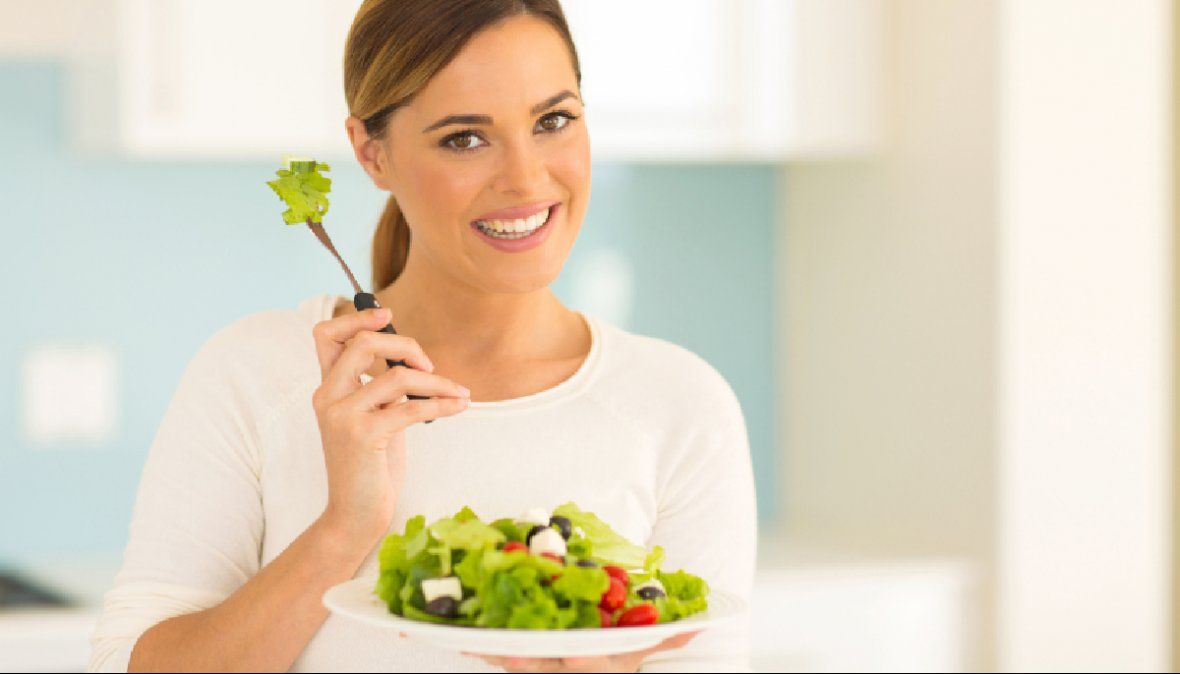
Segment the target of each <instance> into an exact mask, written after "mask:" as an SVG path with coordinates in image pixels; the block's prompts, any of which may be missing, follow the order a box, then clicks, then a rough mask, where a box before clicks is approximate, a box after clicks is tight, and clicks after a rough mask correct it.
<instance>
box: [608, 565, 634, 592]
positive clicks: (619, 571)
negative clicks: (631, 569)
mask: <svg viewBox="0 0 1180 674" xmlns="http://www.w3.org/2000/svg"><path fill="white" fill-rule="evenodd" d="M602 570H603V571H606V574H607V575H608V576H610V577H611V578H618V579H619V582H621V583H622V584H623V587H627V584H628V583H630V582H631V578H630V576H628V575H627V572H626V571H624V570H623V568H622V567H620V566H611V565H607V566H604V567H602Z"/></svg>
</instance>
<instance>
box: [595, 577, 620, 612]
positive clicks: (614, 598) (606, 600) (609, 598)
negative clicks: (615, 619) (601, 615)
mask: <svg viewBox="0 0 1180 674" xmlns="http://www.w3.org/2000/svg"><path fill="white" fill-rule="evenodd" d="M626 600H627V586H626V585H624V584H623V583H621V582H619V579H618V578H611V579H610V587H608V588H607V589H606V592H604V593H603V594H602V600H601V601H599V602H598V606H599V608H603V609H606V610H607V611H612V612H613V611H614V610H615V609H617V608H619V607H620V606H622V605H623V602H624V601H626Z"/></svg>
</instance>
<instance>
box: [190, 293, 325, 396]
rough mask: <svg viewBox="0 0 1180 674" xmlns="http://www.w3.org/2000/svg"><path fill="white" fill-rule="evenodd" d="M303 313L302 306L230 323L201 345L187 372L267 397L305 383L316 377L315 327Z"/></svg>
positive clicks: (271, 311) (254, 314)
mask: <svg viewBox="0 0 1180 674" xmlns="http://www.w3.org/2000/svg"><path fill="white" fill-rule="evenodd" d="M305 309H306V306H305V304H303V303H301V305H300V306H299V307H297V308H274V309H265V310H261V311H255V312H252V313H248V314H245V315H242V316H239V317H238V318H235V319H232V320H230V321H229V322H228V323H226V324H224V325H223V326H221V327H220V328H217V329H216V330H215V331H213V332H212V333H211V334H210V335H209V336H208V337H207V338H206V339H205V341H204V342H203V343H202V344H201V345H200V347H199V348H198V349H197V352H196V354H195V355H194V356H193V358H192V361H191V362H190V364H189V370H192V371H196V372H199V373H202V374H204V375H205V376H212V377H216V378H217V380H218V381H219V382H220V383H221V384H223V385H227V386H233V387H235V388H249V389H253V390H257V391H259V392H260V393H263V394H265V395H268V397H269V395H270V394H272V393H273V392H274V391H275V390H286V389H290V388H291V387H293V386H297V385H299V384H301V383H303V382H304V380H305V379H306V378H307V377H308V376H309V375H315V376H317V377H318V370H317V369H316V368H315V364H316V359H315V341H314V339H313V338H312V334H311V331H312V328H313V327H314V325H315V321H314V320H312V317H311V315H310V314H309V313H308V312H307V311H306V310H305Z"/></svg>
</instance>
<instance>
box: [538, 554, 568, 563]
mask: <svg viewBox="0 0 1180 674" xmlns="http://www.w3.org/2000/svg"><path fill="white" fill-rule="evenodd" d="M541 556H542V557H548V558H549V559H552V560H553V561H555V562H557V563H558V564H565V558H564V557H562V556H561V555H556V554H553V553H552V552H542V553H541Z"/></svg>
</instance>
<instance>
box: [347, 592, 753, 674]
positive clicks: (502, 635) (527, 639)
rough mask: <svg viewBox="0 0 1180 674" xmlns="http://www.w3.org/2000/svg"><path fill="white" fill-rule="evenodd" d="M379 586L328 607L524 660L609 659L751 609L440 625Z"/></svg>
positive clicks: (459, 647)
mask: <svg viewBox="0 0 1180 674" xmlns="http://www.w3.org/2000/svg"><path fill="white" fill-rule="evenodd" d="M376 585H377V579H376V578H356V579H353V580H349V581H345V582H343V583H340V584H339V585H336V586H335V587H332V588H331V589H329V590H328V591H327V592H325V593H324V606H327V607H328V609H329V610H330V611H332V612H333V613H336V614H339V615H342V616H345V617H348V618H352V619H353V620H359V621H361V622H363V623H367V624H370V625H376V626H378V627H384V628H387V629H389V630H393V631H397V632H404V633H406V635H407V636H411V637H416V638H419V639H422V640H423V641H426V642H429V643H430V644H432V645H434V646H437V647H439V648H445V649H448V650H452V651H462V652H466V653H478V654H483V655H507V656H517V657H522V658H560V657H577V656H591V655H610V654H613V653H628V652H630V651H638V650H643V649H645V648H650V647H651V646H655V645H656V644H658V643H660V642H661V641H663V640H664V639H667V638H668V637H671V636H675V635H677V634H682V633H684V632H694V631H696V630H700V629H704V628H706V627H711V626H713V625H716V624H717V623H720V622H722V621H724V620H728V619H730V618H733V617H735V616H737V615H740V614H741V613H743V612H744V611H745V610H746V603H745V601H743V600H742V598H741V597H738V596H737V595H735V594H731V593H729V592H724V591H721V590H712V591H710V592H709V609H708V610H707V611H705V612H703V613H698V614H696V615H693V616H689V617H688V618H684V619H682V620H676V621H673V622H668V623H662V624H656V625H645V626H643V627H612V628H607V629H602V628H582V629H564V630H527V629H493V628H490V627H464V626H460V625H440V624H438V623H429V622H424V621H421V620H410V619H409V618H403V617H401V616H397V615H394V614H392V613H390V612H389V608H388V607H387V606H386V605H385V603H384V602H382V601H381V599H379V598H378V597H377V595H376V594H374V592H373V588H375V587H376Z"/></svg>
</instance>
